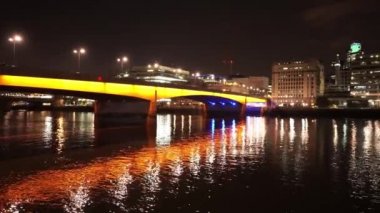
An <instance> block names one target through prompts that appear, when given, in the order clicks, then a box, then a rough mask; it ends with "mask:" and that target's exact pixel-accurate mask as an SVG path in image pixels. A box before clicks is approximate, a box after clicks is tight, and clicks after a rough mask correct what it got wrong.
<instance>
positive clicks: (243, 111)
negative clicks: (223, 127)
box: [240, 97, 247, 117]
mask: <svg viewBox="0 0 380 213" xmlns="http://www.w3.org/2000/svg"><path fill="white" fill-rule="evenodd" d="M246 115H247V97H245V100H244V103H243V104H242V105H241V108H240V117H245V116H246Z"/></svg>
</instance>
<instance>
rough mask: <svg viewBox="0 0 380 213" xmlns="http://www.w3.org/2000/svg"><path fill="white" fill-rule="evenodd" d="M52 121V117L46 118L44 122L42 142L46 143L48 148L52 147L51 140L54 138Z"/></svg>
mask: <svg viewBox="0 0 380 213" xmlns="http://www.w3.org/2000/svg"><path fill="white" fill-rule="evenodd" d="M52 121H53V119H52V117H50V116H46V117H45V122H44V123H45V125H44V131H43V135H42V140H43V141H44V144H45V146H46V147H50V146H51V138H52V136H53V129H52V127H53V124H52Z"/></svg>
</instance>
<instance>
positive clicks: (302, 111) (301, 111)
mask: <svg viewBox="0 0 380 213" xmlns="http://www.w3.org/2000/svg"><path fill="white" fill-rule="evenodd" d="M263 115H264V116H269V117H329V118H332V117H347V118H380V109H375V108H349V109H348V108H344V109H342V108H339V109H336V108H273V109H267V110H264V111H263Z"/></svg>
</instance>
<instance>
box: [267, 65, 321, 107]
mask: <svg viewBox="0 0 380 213" xmlns="http://www.w3.org/2000/svg"><path fill="white" fill-rule="evenodd" d="M323 73H324V70H323V65H322V64H321V63H320V62H319V61H317V60H308V61H292V62H284V63H275V64H274V65H273V66H272V101H273V102H274V103H275V104H277V105H278V106H304V107H306V106H314V105H315V104H316V99H317V97H318V96H320V95H322V94H323V92H324V74H323Z"/></svg>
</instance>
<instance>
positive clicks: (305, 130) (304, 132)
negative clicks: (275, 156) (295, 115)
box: [301, 118, 309, 148]
mask: <svg viewBox="0 0 380 213" xmlns="http://www.w3.org/2000/svg"><path fill="white" fill-rule="evenodd" d="M308 141H309V120H308V119H307V118H304V119H302V129H301V143H302V145H305V144H307V142H308ZM305 148H307V146H305Z"/></svg>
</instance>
